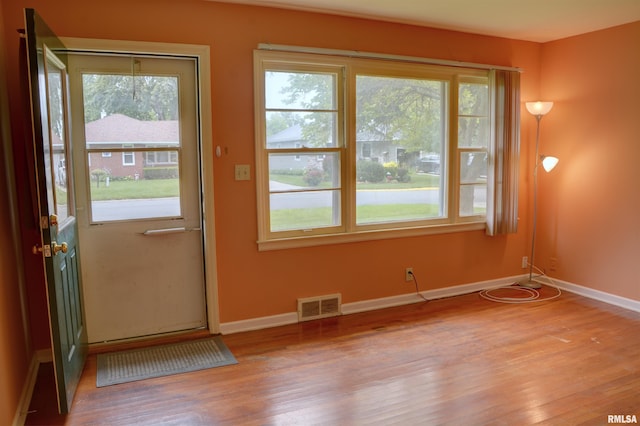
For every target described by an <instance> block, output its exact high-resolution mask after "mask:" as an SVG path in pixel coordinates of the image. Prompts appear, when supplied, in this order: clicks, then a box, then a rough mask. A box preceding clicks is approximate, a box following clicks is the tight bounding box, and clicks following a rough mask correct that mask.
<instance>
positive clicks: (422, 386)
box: [27, 289, 640, 425]
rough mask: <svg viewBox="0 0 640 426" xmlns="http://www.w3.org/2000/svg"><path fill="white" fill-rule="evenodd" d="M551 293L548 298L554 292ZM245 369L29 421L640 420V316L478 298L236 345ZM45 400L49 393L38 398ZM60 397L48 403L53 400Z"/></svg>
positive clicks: (91, 380)
mask: <svg viewBox="0 0 640 426" xmlns="http://www.w3.org/2000/svg"><path fill="white" fill-rule="evenodd" d="M547 291H549V289H547ZM224 341H225V343H226V344H227V346H228V347H229V349H231V351H232V352H233V354H234V355H235V356H236V358H237V360H238V362H239V363H238V364H237V365H232V366H226V367H220V368H214V369H210V370H204V371H199V372H193V373H186V374H181V375H175V376H169V377H162V378H156V379H150V380H145V381H140V382H133V383H127V384H121V385H115V386H109V387H105V388H96V386H95V380H96V355H95V354H94V355H90V357H89V359H88V362H87V365H86V367H85V371H84V373H83V377H82V379H81V382H80V384H79V388H78V393H77V395H76V397H75V401H74V405H73V408H72V412H71V414H69V415H67V416H57V415H52V414H50V413H47V412H46V411H47V409H46V408H40V409H38V408H34V407H33V404H32V410H33V409H36V410H38V411H37V412H35V413H31V414H30V415H29V417H28V418H27V424H68V425H86V424H105V425H106V424H108V425H133V424H138V425H142V424H175V425H189V424H193V425H214V424H223V425H280V424H297V425H298V424H299V425H312V424H313V425H315V424H323V425H365V424H366V425H370V424H380V425H388V424H402V425H415V424H421V425H425V424H426V425H432V424H438V425H441V424H451V425H485V424H492V425H528V424H553V425H574V424H598V425H600V424H607V422H608V417H607V416H608V415H621V414H622V415H634V416H636V418H640V314H639V313H635V312H631V311H627V310H624V309H621V308H617V307H614V306H610V305H607V304H604V303H600V302H596V301H592V300H589V299H585V298H583V297H580V296H577V295H574V294H570V293H565V294H563V295H562V296H561V297H560V298H558V299H555V300H552V301H547V302H540V303H533V304H526V305H523V304H517V305H516V304H502V303H495V302H491V301H487V300H485V299H482V298H481V297H479V295H478V294H470V295H465V296H459V297H455V298H449V299H441V300H435V301H430V302H426V303H425V302H422V303H417V304H414V305H408V306H402V307H397V308H391V309H384V310H379V311H374V312H367V313H361V314H353V315H345V316H342V317H338V318H330V319H324V320H319V321H313V322H307V323H301V324H296V325H289V326H284V327H278V328H272V329H267V330H260V331H253V332H247V333H238V334H233V335H228V336H224ZM43 392H45V397H44V399H45V400H46V399H47V397H46V391H45V390H43V389H42V387H41V386H40V383H39V385H38V389H37V390H36V394H38V395H39V397H38V396H34V401H37V400H38V398H40V399H43V398H42V396H43ZM51 398H53V401H55V397H52V396H51V395H50V394H49V398H48V400H49V401H51Z"/></svg>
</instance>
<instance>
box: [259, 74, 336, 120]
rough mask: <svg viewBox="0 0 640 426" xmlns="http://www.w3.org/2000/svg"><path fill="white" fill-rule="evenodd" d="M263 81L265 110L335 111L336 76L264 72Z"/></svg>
mask: <svg viewBox="0 0 640 426" xmlns="http://www.w3.org/2000/svg"><path fill="white" fill-rule="evenodd" d="M264 82H265V106H266V108H267V109H293V110H309V109H314V110H334V109H336V94H335V93H336V90H335V87H336V76H335V74H319V73H304V72H280V71H267V72H266V73H265V76H264Z"/></svg>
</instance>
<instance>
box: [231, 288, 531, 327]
mask: <svg viewBox="0 0 640 426" xmlns="http://www.w3.org/2000/svg"><path fill="white" fill-rule="evenodd" d="M521 278H522V277H521V276H517V277H510V278H501V279H497V280H490V281H482V282H477V283H473V284H463V285H458V286H452V287H446V288H440V289H437V290H427V291H422V292H420V293H421V294H422V295H423V296H424V297H426V298H427V299H442V298H444V297H451V296H459V295H461V294H467V293H473V292H475V291H480V290H484V289H487V288H492V287H500V286H503V285H509V284H512V283H513V282H515V281H518V279H521ZM421 301H423V299H422V298H420V297H419V296H418V295H417V294H415V293H407V294H401V295H398V296H390V297H383V298H380V299H372V300H363V301H361V302H352V303H345V304H343V305H342V314H343V315H348V314H355V313H358V312H366V311H373V310H375V309H383V308H391V307H394V306H401V305H408V304H411V303H417V302H421ZM297 322H298V314H297V312H290V313H286V314H280V315H273V316H269V317H261V318H252V319H248V320H241V321H233V322H227V323H222V324H220V332H221V333H222V334H223V335H224V334H233V333H240V332H243V331H252V330H261V329H264V328H270V327H277V326H281V325H288V324H295V323H297Z"/></svg>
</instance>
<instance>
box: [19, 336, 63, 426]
mask: <svg viewBox="0 0 640 426" xmlns="http://www.w3.org/2000/svg"><path fill="white" fill-rule="evenodd" d="M52 360H53V356H52V354H51V350H50V349H42V350H39V351H36V352H35V353H34V354H33V356H32V357H31V362H30V363H29V370H28V371H27V377H26V379H25V382H24V385H23V386H22V393H21V394H20V401H19V403H18V410H17V411H16V415H15V416H14V417H13V425H14V426H22V425H24V422H25V421H26V420H27V414H28V413H29V405H30V404H31V397H32V396H33V389H34V388H35V387H36V380H37V378H38V370H39V369H40V364H43V363H45V362H51V361H52Z"/></svg>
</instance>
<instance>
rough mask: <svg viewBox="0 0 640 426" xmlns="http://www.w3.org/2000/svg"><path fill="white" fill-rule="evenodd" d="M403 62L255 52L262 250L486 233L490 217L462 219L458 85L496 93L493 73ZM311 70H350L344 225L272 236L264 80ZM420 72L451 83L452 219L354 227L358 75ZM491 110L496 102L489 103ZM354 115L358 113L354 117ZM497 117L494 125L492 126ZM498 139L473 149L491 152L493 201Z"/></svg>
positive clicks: (448, 166)
mask: <svg viewBox="0 0 640 426" xmlns="http://www.w3.org/2000/svg"><path fill="white" fill-rule="evenodd" d="M405 65H406V64H402V61H392V60H384V59H378V58H377V59H363V58H351V57H344V56H332V55H316V54H306V53H297V52H282V51H267V50H256V51H255V52H254V77H255V118H256V126H255V128H256V184H257V198H258V247H259V249H260V250H273V249H284V248H292V247H305V246H314V245H321V244H336V243H343V242H354V241H365V240H372V239H386V238H398V237H408V236H416V235H426V234H439V233H448V232H460V231H472V230H484V229H485V227H486V222H487V217H486V215H475V216H466V217H464V216H460V214H459V213H460V212H459V204H460V176H459V174H460V172H459V170H460V168H459V163H458V161H459V158H460V153H461V152H464V151H468V149H466V148H463V149H461V148H458V144H457V122H458V87H459V86H458V85H459V83H460V82H468V81H470V80H471V81H478V79H486V81H487V82H488V84H489V86H490V90H489V93H490V96H491V93H492V90H491V77H490V76H491V72H490V70H489V69H488V68H468V67H452V66H448V65H427V64H420V65H417V64H415V63H414V64H411V65H410V66H405ZM300 66H306V67H308V69H309V70H315V69H316V68H315V67H317V69H318V70H319V69H321V68H322V67H327V66H333V67H342V68H343V69H344V70H345V71H344V73H345V78H344V84H343V85H340V84H338V90H339V91H340V90H344V93H339V96H340V97H342V96H344V100H345V106H344V108H343V109H341V110H340V114H344V115H342V116H340V117H339V119H338V120H339V121H341V123H339V126H342V128H343V129H344V135H345V137H346V139H345V141H344V145H342V146H341V148H342V149H343V150H344V151H343V154H342V156H341V162H342V167H341V176H342V190H343V194H342V200H343V205H342V209H343V210H344V213H343V216H342V217H343V223H341V224H340V226H337V227H331V228H325V229H324V230H323V229H319V230H315V229H314V230H306V231H303V230H299V231H298V232H272V231H271V230H270V216H269V215H270V206H269V167H268V157H267V149H266V130H265V129H266V122H265V80H264V75H265V71H267V70H274V69H275V70H280V71H285V72H286V71H294V70H296V69H300V68H299V67H300ZM411 67H414V68H413V69H414V70H415V69H416V68H415V67H420V70H421V71H420V74H423V73H424V75H429V76H440V78H442V79H447V80H448V81H449V82H450V83H449V99H448V105H447V107H448V114H447V119H448V126H449V129H448V134H449V137H448V142H447V144H448V146H447V152H446V155H447V157H448V159H447V160H446V161H447V164H446V166H445V167H446V169H447V170H446V178H447V179H446V182H445V183H444V185H445V190H446V198H447V200H448V201H447V203H446V205H445V206H444V208H445V210H446V212H447V214H446V217H445V218H444V219H443V220H429V221H416V222H401V223H385V224H377V225H375V226H371V225H367V226H362V225H361V226H357V225H355V190H356V189H355V186H356V185H355V161H356V158H357V152H356V143H355V125H354V123H355V117H354V116H353V115H352V113H351V111H354V113H355V83H354V82H355V75H356V74H361V75H367V72H366V70H368V69H373V70H379V69H380V68H382V69H383V70H385V71H383V74H379V75H382V76H390V77H391V76H398V75H400V76H404V75H409V76H410V75H412V74H411V71H409V74H406V73H407V71H406V70H407V69H410V68H411ZM489 103H490V105H493V104H494V102H493V100H492V99H490V102H489ZM354 113H353V114H354ZM493 119H494V117H493V113H492V112H491V113H490V120H491V121H492V124H493ZM493 143H494V142H493V138H491V139H490V143H489V145H490V146H488V147H487V148H486V149H484V150H483V149H475V148H474V149H472V150H473V151H483V152H486V153H487V157H488V159H487V169H488V170H487V174H488V176H487V187H488V188H487V189H488V191H487V192H488V197H489V195H490V194H492V193H493V191H491V189H490V188H489V187H490V186H491V185H492V184H493V182H495V179H494V176H493V171H494V169H495V167H494V164H493V158H494V155H493V146H492V145H493ZM490 202H491V200H489V199H487V214H491V211H492V209H490V208H489V203H490Z"/></svg>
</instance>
